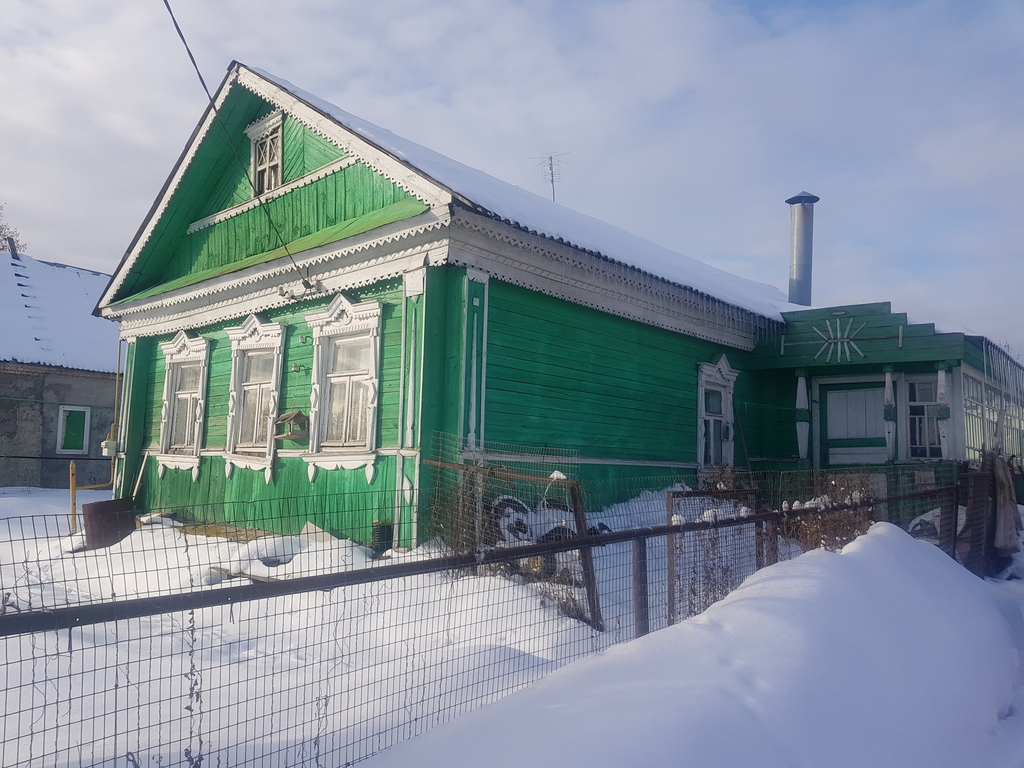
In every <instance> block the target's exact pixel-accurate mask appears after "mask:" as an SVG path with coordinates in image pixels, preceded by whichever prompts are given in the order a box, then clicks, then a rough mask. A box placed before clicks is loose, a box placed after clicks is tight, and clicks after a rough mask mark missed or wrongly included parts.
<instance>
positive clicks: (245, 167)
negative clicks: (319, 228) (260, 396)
mask: <svg viewBox="0 0 1024 768" xmlns="http://www.w3.org/2000/svg"><path fill="white" fill-rule="evenodd" d="M163 3H164V7H165V8H166V9H167V13H168V15H169V16H170V17H171V23H172V24H174V31H175V32H177V34H178V39H179V40H181V44H182V45H183V46H185V52H186V53H187V54H188V59H189V61H191V62H192V68H193V69H194V70H195V72H196V76H197V77H198V78H199V84H200V85H202V86H203V92H204V93H206V98H207V99H208V100H209V102H210V109H211V110H213V116H214V119H215V120H216V121H217V124H218V125H219V126H220V127H221V130H222V131H224V135H225V136H226V137H227V140H228V146H229V147H231V154H232V155H234V158H235V162H237V163H238V165H239V167H240V168H241V169H242V173H244V174H245V178H246V180H247V181H248V182H249V188H250V189H251V190H252V194H253V197H255V198H256V207H257V208H260V209H261V210H262V211H263V213H264V214H265V215H266V217H267V223H268V224H269V225H270V228H271V229H272V230H273V231H274V236H275V237H276V238H277V244H278V245H279V246H280V247H282V248H284V252H285V255H286V256H287V257H288V260H289V261H290V262H291V263H292V267H294V268H295V271H296V272H297V273H298V275H299V279H300V280H301V281H302V287H303V289H304V290H306V291H310V290H312V289H313V284H312V283H311V282H310V281H309V270H308V269H307V271H306V273H305V274H303V273H302V270H301V269H299V265H298V264H296V263H295V258H294V257H293V256H292V253H291V251H290V250H289V249H288V244H287V243H286V242H285V241H284V237H283V236H282V235H281V230H280V229H279V228H278V226H277V223H276V222H275V221H274V217H273V216H272V215H271V213H270V209H269V208H267V207H266V206H265V205H264V204H263V195H262V193H261V192H260V191H259V190H258V189H257V188H256V182H255V181H254V179H253V177H252V172H251V168H250V167H249V164H248V163H244V162H242V158H240V157H239V156H238V147H237V146H235V142H234V141H232V140H231V133H230V131H228V128H227V126H226V125H225V124H224V121H223V120H222V119H221V116H220V110H218V109H217V103H216V101H214V98H213V94H212V93H210V89H209V87H207V85H206V80H205V79H204V78H203V73H202V71H201V70H200V69H199V64H198V63H196V57H195V56H193V55H192V48H191V47H190V46H189V44H188V40H186V39H185V33H184V32H182V30H181V26H180V25H179V24H178V20H177V19H176V18H175V16H174V11H173V10H172V9H171V3H170V0H163Z"/></svg>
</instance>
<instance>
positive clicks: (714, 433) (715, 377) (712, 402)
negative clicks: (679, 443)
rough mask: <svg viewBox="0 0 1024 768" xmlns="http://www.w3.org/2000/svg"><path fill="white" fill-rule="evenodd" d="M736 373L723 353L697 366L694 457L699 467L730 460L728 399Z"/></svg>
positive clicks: (733, 385) (730, 424)
mask: <svg viewBox="0 0 1024 768" xmlns="http://www.w3.org/2000/svg"><path fill="white" fill-rule="evenodd" d="M738 376H739V371H735V370H733V369H732V367H731V366H730V365H729V361H728V360H727V359H726V357H725V355H720V356H719V357H718V359H717V360H716V361H715V362H714V363H704V364H703V365H701V366H700V378H699V381H698V393H697V415H698V420H697V425H698V428H699V432H700V434H699V442H698V446H697V460H698V463H699V464H700V466H702V467H708V466H718V465H722V464H732V463H733V435H732V426H733V418H732V410H733V407H732V399H733V388H734V387H735V384H736V378H737V377H738Z"/></svg>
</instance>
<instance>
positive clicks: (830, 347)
mask: <svg viewBox="0 0 1024 768" xmlns="http://www.w3.org/2000/svg"><path fill="white" fill-rule="evenodd" d="M866 325H867V322H862V323H861V324H860V325H859V326H858V327H857V330H855V331H853V332H852V333H851V332H850V331H851V329H852V328H853V318H852V317H851V318H850V321H849V322H848V323H847V324H846V327H845V328H843V320H842V318H839V317H837V318H836V326H835V328H833V327H832V321H831V320H826V321H825V330H826V331H827V332H828V334H827V335H826V333H825V331H822V330H821V329H820V328H817V327H816V326H811V329H812V330H813V331H814V332H815V333H816V334H818V335H819V336H821V339H822V344H821V347H820V348H819V349H818V353H817V354H816V355H815V356H814V359H815V360H817V359H818V358H819V357H821V356H822V355H823V354H824V355H825V362H826V363H829V362H831V361H832V353H833V352H835V355H836V362H837V363H841V362H842V361H843V353H844V352H845V353H846V362H848V363H851V362H853V354H852V353H851V351H850V350H853V352H856V353H857V354H858V355H860V356H861V357H864V352H862V351H861V348H860V347H858V346H857V342H856V341H854V339H855V338H856V337H857V334H858V333H860V332H861V331H862V330H864V326H866Z"/></svg>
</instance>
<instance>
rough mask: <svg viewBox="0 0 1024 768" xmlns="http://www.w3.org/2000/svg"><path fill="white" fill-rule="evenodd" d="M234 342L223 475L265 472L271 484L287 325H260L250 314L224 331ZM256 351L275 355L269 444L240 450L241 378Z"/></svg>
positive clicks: (268, 419)
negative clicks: (239, 470) (238, 470)
mask: <svg viewBox="0 0 1024 768" xmlns="http://www.w3.org/2000/svg"><path fill="white" fill-rule="evenodd" d="M224 332H225V333H226V334H227V337H228V339H229V340H230V341H231V384H230V390H229V395H228V428H227V445H226V447H225V465H224V472H225V475H226V476H227V477H231V473H232V471H233V469H234V468H235V467H241V468H243V469H252V470H258V471H262V472H263V473H264V478H265V480H266V482H267V483H268V484H269V483H270V481H271V479H272V478H273V462H274V422H275V421H276V419H277V410H278V401H279V399H280V393H281V363H282V358H283V355H284V348H283V343H284V326H283V325H282V324H281V323H261V322H260V321H259V320H258V319H257V317H256V316H255V315H249V317H247V318H246V319H245V322H243V323H242V324H241V325H239V326H236V327H234V328H225V329H224ZM254 351H269V352H271V353H272V354H273V356H274V358H273V360H274V363H273V371H272V372H271V378H270V393H269V397H270V403H269V407H268V414H269V415H268V416H267V425H266V428H267V442H266V445H261V446H258V447H256V448H245V449H241V448H240V447H239V432H240V430H241V421H242V413H241V408H242V390H243V387H242V375H243V363H244V361H245V357H246V354H247V353H249V352H254Z"/></svg>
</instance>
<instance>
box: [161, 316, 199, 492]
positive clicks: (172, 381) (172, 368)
mask: <svg viewBox="0 0 1024 768" xmlns="http://www.w3.org/2000/svg"><path fill="white" fill-rule="evenodd" d="M160 351H161V352H162V353H163V356H164V390H163V403H162V406H161V410H160V453H159V454H158V455H157V457H156V458H157V466H158V474H159V476H160V477H163V475H164V472H165V471H166V470H168V469H189V470H191V471H192V479H193V480H196V479H198V477H199V451H200V450H201V449H202V442H203V424H204V421H205V418H206V382H207V377H208V375H209V365H210V361H209V341H208V340H207V339H205V338H203V337H202V336H198V337H190V336H189V335H188V334H187V333H185V332H184V331H178V333H177V334H175V336H174V338H173V339H171V340H170V341H165V342H163V343H162V344H161V345H160ZM187 363H198V364H199V398H198V400H197V402H196V414H195V425H194V427H193V434H194V435H195V441H194V444H193V445H192V446H191V450H184V451H175V452H173V453H172V446H171V440H172V434H171V431H172V429H173V424H174V417H175V408H176V407H177V401H176V398H175V395H176V393H177V379H178V371H179V370H180V368H181V366H182V365H183V364H187Z"/></svg>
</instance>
